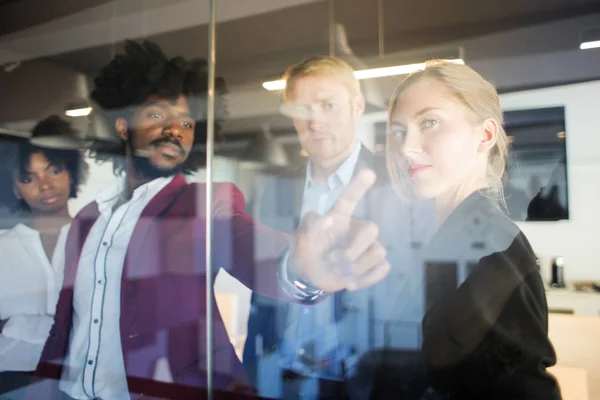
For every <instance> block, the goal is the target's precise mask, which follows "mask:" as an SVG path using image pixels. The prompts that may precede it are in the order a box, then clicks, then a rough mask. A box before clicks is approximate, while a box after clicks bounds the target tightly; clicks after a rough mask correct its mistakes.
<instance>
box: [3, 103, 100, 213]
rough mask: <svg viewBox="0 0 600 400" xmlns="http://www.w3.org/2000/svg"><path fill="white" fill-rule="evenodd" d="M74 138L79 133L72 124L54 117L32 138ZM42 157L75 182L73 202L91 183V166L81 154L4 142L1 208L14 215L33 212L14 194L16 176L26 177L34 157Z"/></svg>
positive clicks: (39, 126) (22, 142) (18, 141)
mask: <svg viewBox="0 0 600 400" xmlns="http://www.w3.org/2000/svg"><path fill="white" fill-rule="evenodd" d="M57 133H58V134H66V135H69V134H72V135H76V134H77V132H76V131H75V130H74V129H73V128H72V127H71V124H69V123H68V122H66V121H64V120H62V119H61V118H59V117H58V116H56V115H52V116H50V117H48V118H46V119H44V120H42V121H40V122H39V123H38V124H37V125H36V126H35V127H34V128H33V131H32V137H43V136H53V135H56V134H57ZM36 153H41V154H43V155H44V157H46V158H47V159H48V161H50V163H51V164H53V165H57V166H63V167H64V168H65V169H66V170H67V172H68V173H69V176H70V178H71V187H70V193H69V197H70V198H76V197H77V194H78V192H79V188H80V186H81V184H83V183H84V182H85V180H86V179H87V173H88V165H87V164H86V163H85V161H84V157H83V154H82V152H81V151H78V150H63V149H53V148H47V147H41V146H37V145H34V144H32V143H31V142H30V141H29V140H28V139H17V138H14V139H6V138H5V139H2V140H1V141H0V157H1V158H0V159H2V160H3V162H2V164H1V166H0V206H2V207H6V208H7V209H8V210H10V211H11V212H17V211H22V212H26V213H27V212H31V209H30V208H29V206H28V205H27V203H26V202H25V201H24V200H22V199H18V198H17V197H16V196H15V194H14V191H13V188H14V185H15V176H20V175H25V174H26V173H27V167H28V166H29V161H30V159H31V155H32V154H36Z"/></svg>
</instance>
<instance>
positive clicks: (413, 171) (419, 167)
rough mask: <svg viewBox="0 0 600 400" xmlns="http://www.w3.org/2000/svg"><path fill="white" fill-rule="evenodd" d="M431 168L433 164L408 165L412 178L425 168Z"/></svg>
mask: <svg viewBox="0 0 600 400" xmlns="http://www.w3.org/2000/svg"><path fill="white" fill-rule="evenodd" d="M429 168H431V165H428V164H411V165H409V166H408V173H409V175H410V177H411V178H414V177H415V176H417V175H418V174H420V173H421V172H423V171H425V170H428V169H429Z"/></svg>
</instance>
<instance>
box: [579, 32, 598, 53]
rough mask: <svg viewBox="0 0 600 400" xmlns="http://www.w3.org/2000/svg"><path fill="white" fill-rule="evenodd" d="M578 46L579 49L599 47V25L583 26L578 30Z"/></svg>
mask: <svg viewBox="0 0 600 400" xmlns="http://www.w3.org/2000/svg"><path fill="white" fill-rule="evenodd" d="M579 43H580V44H579V48H580V49H581V50H588V49H596V48H599V47H600V27H591V28H585V29H583V30H581V31H580V32H579Z"/></svg>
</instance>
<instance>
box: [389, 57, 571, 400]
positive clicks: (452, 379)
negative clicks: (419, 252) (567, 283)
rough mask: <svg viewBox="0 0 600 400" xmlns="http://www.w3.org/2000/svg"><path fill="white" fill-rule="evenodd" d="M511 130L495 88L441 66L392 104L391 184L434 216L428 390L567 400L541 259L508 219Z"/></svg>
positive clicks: (426, 328) (412, 80) (426, 327)
mask: <svg viewBox="0 0 600 400" xmlns="http://www.w3.org/2000/svg"><path fill="white" fill-rule="evenodd" d="M502 124H503V116H502V110H501V109H500V105H499V101H498V94H497V92H496V89H495V88H494V86H493V85H492V84H490V83H489V82H487V81H486V80H485V79H484V78H482V77H481V76H480V75H479V74H478V73H477V72H475V71H474V70H472V69H471V68H470V67H468V66H465V65H457V64H452V63H449V62H443V61H433V62H430V63H428V65H427V67H426V68H425V70H423V71H420V72H417V73H415V74H413V75H411V76H409V77H408V78H407V79H406V80H405V81H404V82H403V83H402V84H401V85H400V86H399V87H398V88H397V89H396V92H395V93H394V95H393V97H392V99H391V103H390V108H389V136H388V146H387V148H388V150H387V151H388V169H389V173H390V175H391V177H392V180H393V182H394V184H395V186H396V189H397V191H398V193H399V195H400V196H401V197H402V198H404V199H405V200H410V199H411V198H412V197H417V198H420V199H428V200H432V201H433V203H434V207H435V216H436V229H437V230H436V233H435V235H434V236H433V238H432V239H431V241H430V242H429V243H428V245H427V246H426V248H425V250H424V267H425V280H426V284H425V288H426V296H425V297H426V298H425V302H426V307H427V312H426V315H425V317H424V319H423V325H422V328H423V349H422V352H423V356H424V359H425V362H426V365H427V379H428V384H429V386H430V387H431V388H433V389H434V390H435V391H436V392H437V393H439V394H444V395H448V397H450V398H452V399H486V400H490V399H528V400H531V399H544V400H549V399H558V398H560V392H559V390H558V387H557V384H556V381H555V380H554V379H553V378H552V377H551V376H550V375H549V374H548V373H547V372H546V368H547V367H549V366H551V365H553V364H555V362H556V356H555V353H554V349H553V347H552V344H551V343H550V341H549V339H548V308H547V304H546V298H545V292H544V287H543V284H542V281H541V279H540V276H539V274H538V271H537V267H536V259H535V255H534V252H533V250H532V248H531V246H530V244H529V242H528V241H527V238H526V237H525V236H524V235H523V233H522V232H521V231H520V230H519V228H518V227H517V226H516V225H515V224H514V223H513V222H512V221H511V220H510V219H509V218H508V217H507V216H506V215H505V214H504V213H503V211H502V209H503V200H502V186H501V179H502V175H503V173H504V167H505V159H506V156H507V152H508V140H507V136H506V133H505V132H504V129H503V127H502Z"/></svg>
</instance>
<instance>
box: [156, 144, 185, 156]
mask: <svg viewBox="0 0 600 400" xmlns="http://www.w3.org/2000/svg"><path fill="white" fill-rule="evenodd" d="M156 148H157V149H159V150H160V151H161V153H163V154H165V155H168V156H171V157H177V156H179V155H181V148H180V147H179V146H178V145H176V144H173V143H168V142H167V143H161V144H159V145H157V146H156Z"/></svg>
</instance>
